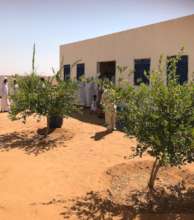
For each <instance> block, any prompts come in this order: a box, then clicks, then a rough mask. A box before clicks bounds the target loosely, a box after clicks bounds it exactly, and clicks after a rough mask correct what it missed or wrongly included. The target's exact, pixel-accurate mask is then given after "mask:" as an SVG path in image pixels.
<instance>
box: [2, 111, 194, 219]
mask: <svg viewBox="0 0 194 220" xmlns="http://www.w3.org/2000/svg"><path fill="white" fill-rule="evenodd" d="M101 124H102V122H101V121H99V120H96V119H94V118H93V116H89V117H88V118H87V117H85V116H83V117H82V118H81V120H80V118H68V119H65V120H64V124H63V128H61V129H56V130H55V131H54V132H53V133H51V134H50V135H49V136H48V137H47V138H46V139H45V138H41V137H40V136H39V135H37V129H41V128H44V127H45V125H46V121H45V119H42V120H41V121H40V122H37V121H36V120H35V119H34V118H33V117H31V118H29V119H28V120H27V123H26V124H23V123H22V122H21V121H14V122H12V121H10V120H9V119H8V115H7V114H6V113H1V114H0V220H62V219H72V220H73V219H75V220H76V219H96V220H100V219H109V220H110V219H126V220H127V219H129V220H131V219H139V220H167V219H168V220H169V219H177V220H178V219H181V220H193V219H194V215H193V214H192V213H190V214H187V213H186V214H182V215H180V214H171V215H168V214H166V213H164V214H160V215H156V214H143V215H141V216H133V217H132V216H129V215H128V216H127V215H126V216H125V215H123V213H121V211H120V208H119V206H118V207H117V206H116V205H112V204H109V203H110V201H108V200H106V199H105V200H103V199H102V198H103V197H102V198H101V197H100V196H99V193H101V194H102V195H103V192H107V190H109V191H110V192H112V198H113V200H114V202H120V203H122V201H124V200H126V198H125V197H126V193H125V192H127V190H129V191H130V190H136V189H141V188H142V189H143V188H145V187H146V184H147V181H148V176H149V171H150V169H151V164H152V161H153V160H152V158H150V157H148V156H145V157H144V158H143V159H139V158H135V159H132V160H129V159H128V156H129V155H131V154H132V148H133V147H134V146H135V145H136V141H135V139H128V138H127V137H126V136H125V134H124V133H122V132H119V131H115V132H113V133H107V132H106V129H105V127H103V126H102V125H101ZM169 169H170V170H171V171H170V172H169V173H168V172H167V171H166V170H162V171H161V173H162V172H163V174H162V175H161V176H163V178H158V180H157V185H159V184H160V183H161V181H163V182H164V179H165V178H166V179H172V181H175V182H176V181H177V182H178V181H179V179H180V180H181V178H182V176H181V175H182V173H183V174H184V175H185V176H184V177H185V178H186V180H187V186H188V187H190V186H191V187H193V184H194V166H193V165H187V166H185V167H184V169H183V171H179V170H177V169H174V168H172V169H171V168H169ZM138 172H139V173H138ZM165 172H166V173H165ZM118 179H121V180H123V181H120V180H118ZM189 184H190V185H189ZM117 188H118V189H117ZM108 206H111V208H112V210H109V207H108ZM86 207H87V208H86ZM193 208H194V207H193ZM106 212H107V213H106Z"/></svg>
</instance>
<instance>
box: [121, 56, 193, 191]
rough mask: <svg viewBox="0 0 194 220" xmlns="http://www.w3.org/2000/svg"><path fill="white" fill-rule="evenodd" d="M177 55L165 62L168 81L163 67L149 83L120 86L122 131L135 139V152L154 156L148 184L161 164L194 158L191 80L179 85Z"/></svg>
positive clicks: (171, 163)
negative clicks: (121, 87)
mask: <svg viewBox="0 0 194 220" xmlns="http://www.w3.org/2000/svg"><path fill="white" fill-rule="evenodd" d="M179 59H180V55H179V56H177V57H176V58H173V59H172V60H171V61H170V62H171V63H170V65H168V66H169V67H168V68H169V69H168V73H169V75H168V83H167V84H166V83H165V82H164V76H165V74H166V71H167V70H166V68H163V67H162V61H161V60H160V65H159V69H158V70H157V71H153V72H152V73H151V76H150V85H149V86H147V85H145V84H141V85H140V86H138V87H132V86H128V88H125V89H123V90H122V93H121V97H122V98H121V100H122V101H123V102H125V111H123V112H122V115H121V118H122V119H123V121H124V122H125V125H124V126H125V131H126V132H127V133H128V134H129V135H130V136H131V135H132V136H135V137H136V138H137V141H138V145H137V148H136V153H135V155H139V156H142V155H143V153H144V152H147V153H148V154H150V155H151V156H153V157H154V158H155V163H154V165H153V169H152V173H151V177H150V181H149V184H148V186H149V188H150V189H153V188H154V181H155V179H156V176H157V172H158V170H159V168H160V167H161V166H166V165H171V166H181V165H183V164H185V163H190V162H193V161H194V84H193V83H192V82H191V83H187V84H184V85H180V84H179V83H178V76H177V74H176V63H177V62H178V60H179Z"/></svg>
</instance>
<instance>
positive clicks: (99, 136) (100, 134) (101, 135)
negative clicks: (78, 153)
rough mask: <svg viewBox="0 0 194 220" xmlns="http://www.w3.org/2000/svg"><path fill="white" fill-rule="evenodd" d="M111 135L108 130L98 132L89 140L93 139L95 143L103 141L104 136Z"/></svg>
mask: <svg viewBox="0 0 194 220" xmlns="http://www.w3.org/2000/svg"><path fill="white" fill-rule="evenodd" d="M111 133H112V131H110V130H105V131H100V132H97V133H96V134H95V135H94V136H92V137H91V138H92V139H94V140H95V141H99V140H101V139H103V138H104V137H105V136H107V135H109V134H111Z"/></svg>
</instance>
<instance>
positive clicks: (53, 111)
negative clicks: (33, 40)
mask: <svg viewBox="0 0 194 220" xmlns="http://www.w3.org/2000/svg"><path fill="white" fill-rule="evenodd" d="M34 51H35V49H34ZM34 56H35V53H34V52H33V62H32V63H34ZM60 72H61V71H59V72H57V73H55V75H54V76H53V77H50V78H49V79H48V80H44V79H43V78H40V77H39V76H38V75H37V74H36V73H35V68H34V64H32V73H31V74H30V75H27V76H18V77H17V78H16V79H17V83H18V90H17V92H16V94H14V95H12V97H11V99H12V102H11V111H10V118H11V119H12V120H17V119H23V121H24V122H25V121H26V118H27V117H28V116H30V115H32V114H35V115H37V116H39V117H40V116H46V117H47V119H48V122H49V119H51V118H53V117H61V118H63V117H67V116H69V115H71V113H72V112H73V111H76V110H77V106H76V101H75V93H76V89H77V83H76V82H74V81H71V80H67V81H64V80H63V79H61V77H60ZM48 127H49V124H48Z"/></svg>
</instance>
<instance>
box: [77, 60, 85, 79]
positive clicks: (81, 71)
mask: <svg viewBox="0 0 194 220" xmlns="http://www.w3.org/2000/svg"><path fill="white" fill-rule="evenodd" d="M84 73H85V64H84V63H79V64H77V80H79V79H80V78H81V77H82V76H83V75H84Z"/></svg>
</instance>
